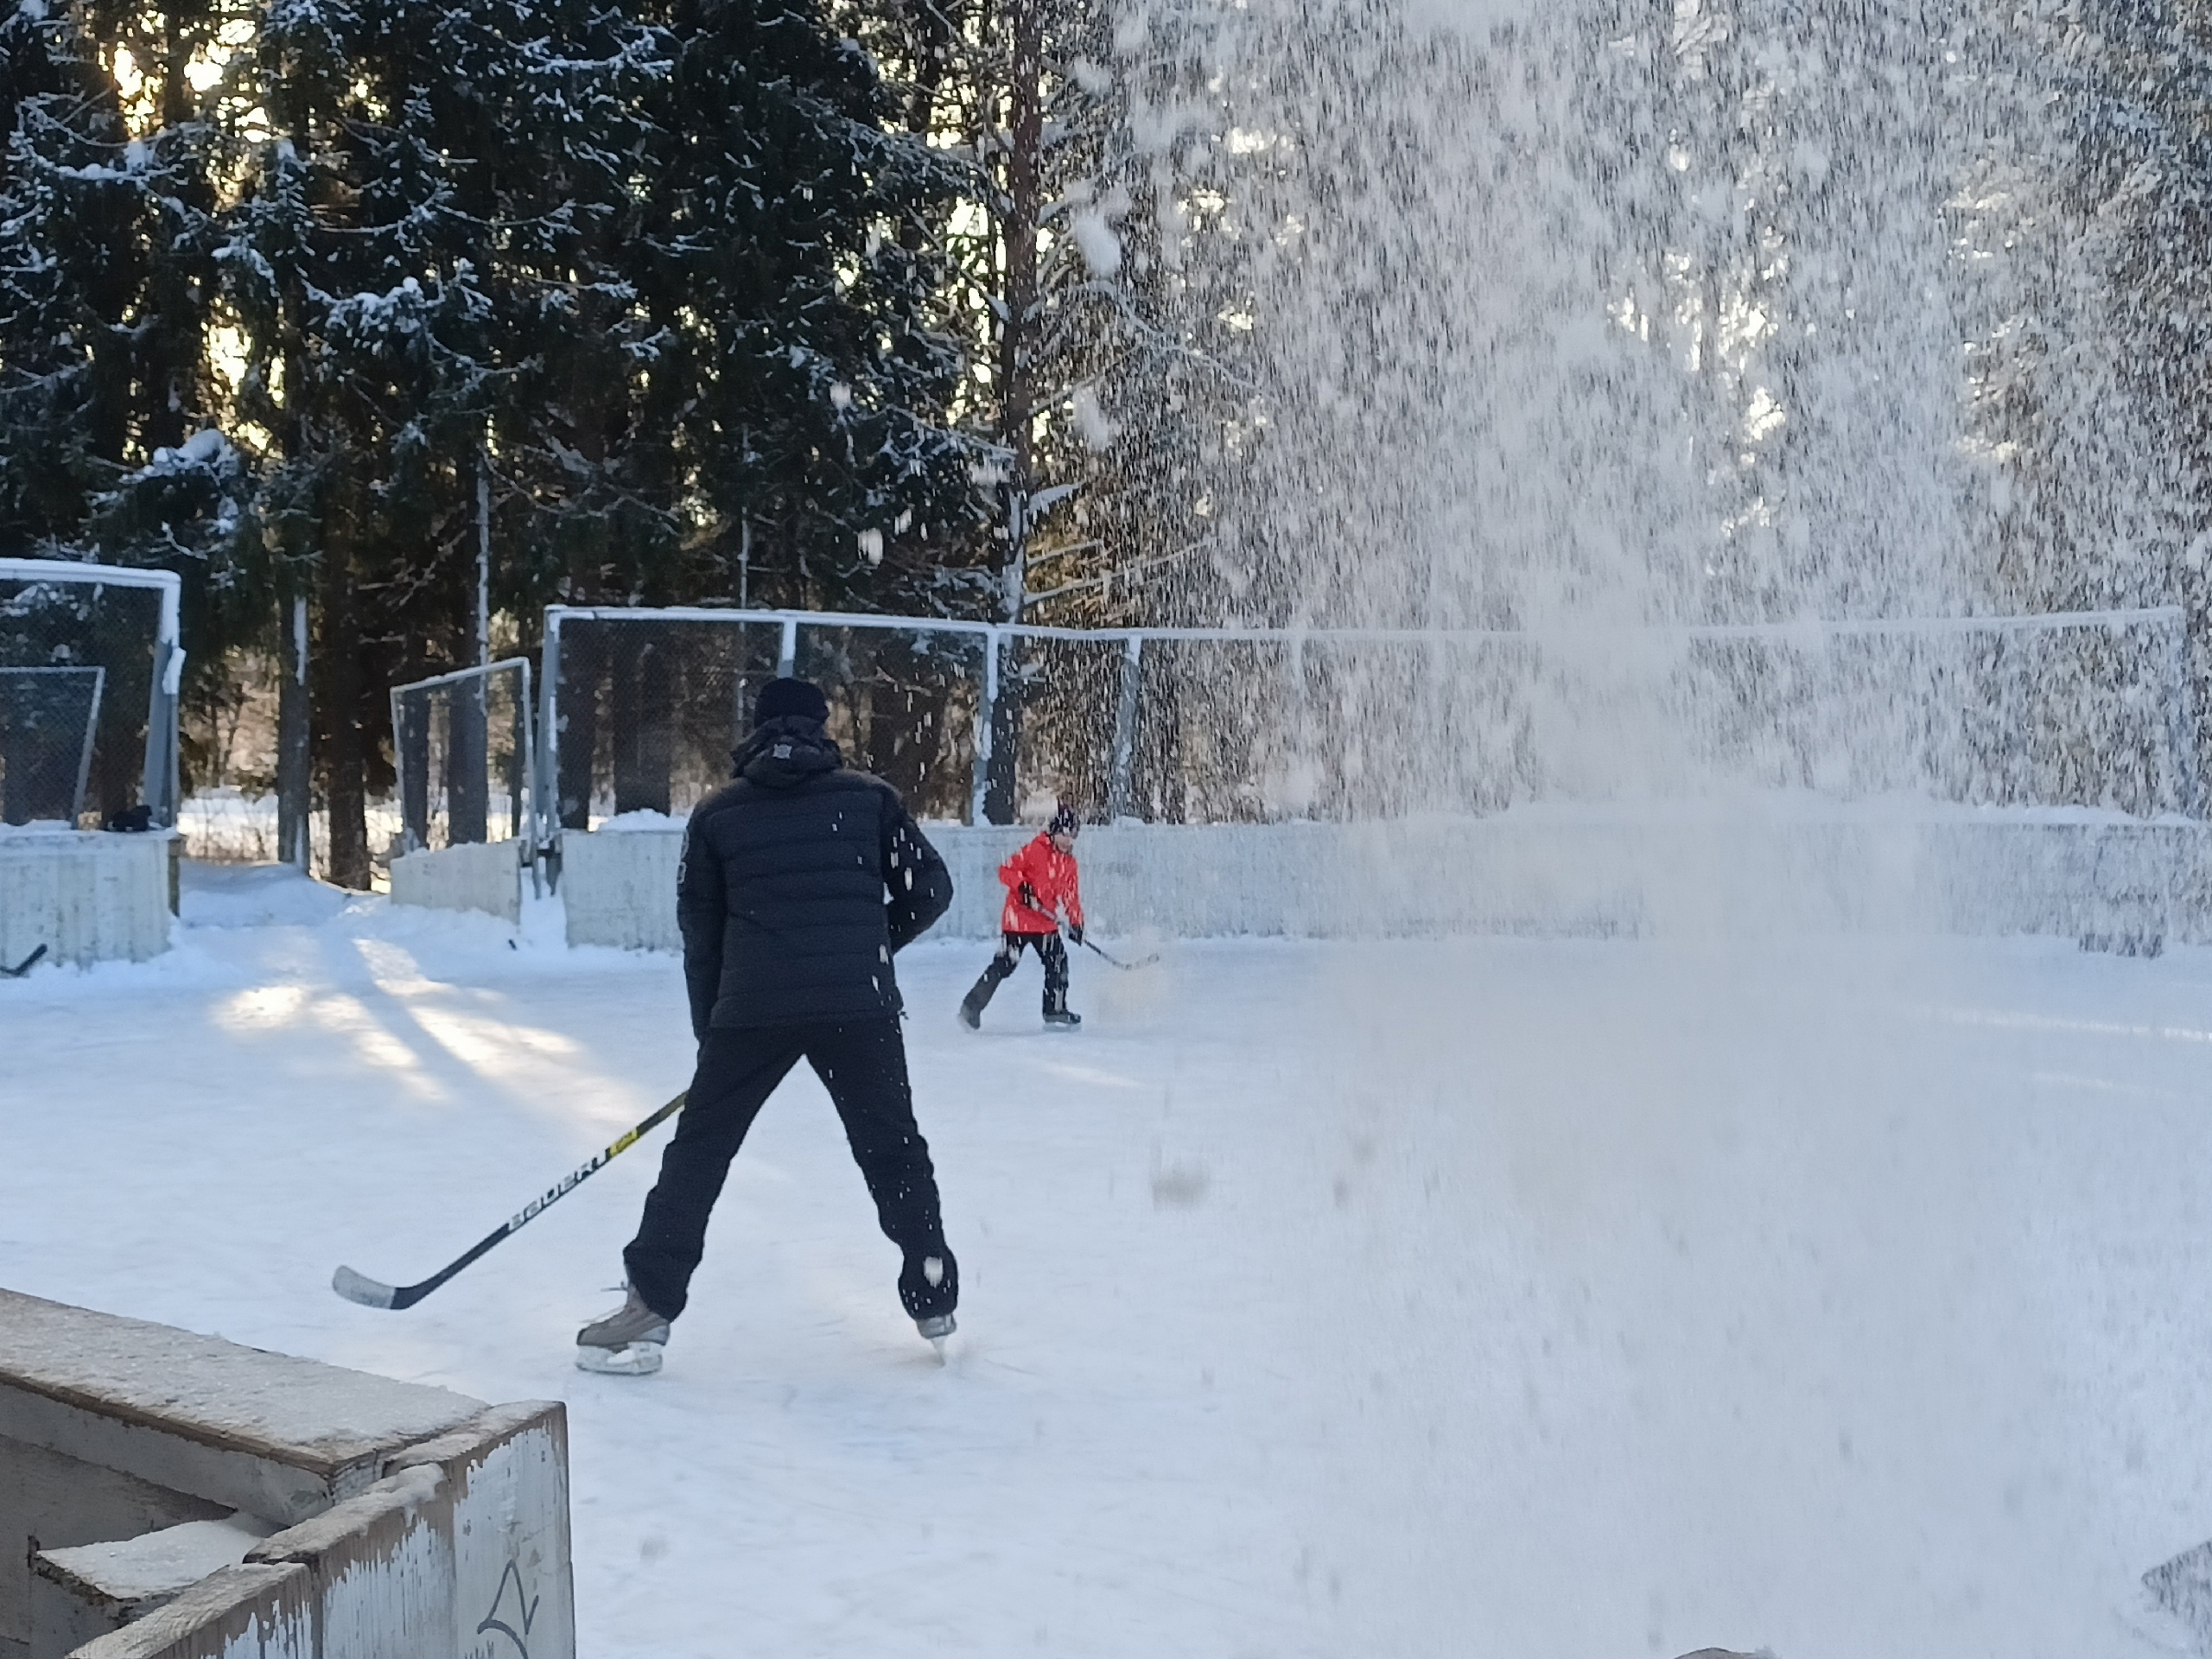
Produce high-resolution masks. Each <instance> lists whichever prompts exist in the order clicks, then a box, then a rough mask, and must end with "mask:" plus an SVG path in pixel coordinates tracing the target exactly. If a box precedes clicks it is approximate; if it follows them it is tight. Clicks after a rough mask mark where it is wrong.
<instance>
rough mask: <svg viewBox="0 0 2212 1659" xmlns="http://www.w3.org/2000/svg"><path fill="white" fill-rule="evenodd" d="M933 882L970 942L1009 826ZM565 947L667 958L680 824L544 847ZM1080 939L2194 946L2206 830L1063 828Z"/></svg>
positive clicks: (2109, 817) (1683, 821)
mask: <svg viewBox="0 0 2212 1659" xmlns="http://www.w3.org/2000/svg"><path fill="white" fill-rule="evenodd" d="M924 829H925V833H926V834H927V835H928V836H929V837H930V839H931V842H932V843H933V844H935V846H936V847H937V848H938V851H939V852H940V853H942V854H943V855H944V859H945V862H946V864H947V865H948V866H949V867H950V870H951V872H952V879H953V888H954V897H953V902H952V907H951V909H950V911H949V912H947V913H946V915H945V917H944V920H943V921H941V922H939V923H938V925H937V927H936V929H935V930H934V932H933V937H938V938H963V939H985V938H991V937H993V936H994V935H995V934H996V932H997V931H998V921H999V910H1000V906H1001V904H1002V902H1003V901H1004V899H1005V892H1004V889H1002V888H1001V887H1000V886H999V883H998V880H997V874H996V872H997V868H998V865H999V863H1000V861H1001V860H1003V859H1004V858H1005V857H1006V856H1007V854H1009V853H1011V852H1012V851H1014V849H1016V848H1017V847H1019V846H1020V845H1021V843H1022V842H1024V841H1025V840H1027V838H1028V837H1030V836H1033V835H1035V834H1036V833H1037V831H1036V829H1034V828H1033V827H1031V828H1003V827H999V826H995V825H994V826H982V827H976V826H969V825H964V824H949V825H948V824H929V825H925V826H924ZM682 852H683V838H682V832H681V830H680V829H677V828H671V829H650V830H639V829H632V830H625V831H622V832H619V833H613V834H584V833H581V832H576V831H570V832H569V834H568V835H567V836H565V837H564V838H563V874H562V882H561V891H562V894H563V899H565V901H566V906H567V915H568V938H569V943H570V944H607V945H614V946H618V947H621V948H626V949H646V950H676V949H678V948H679V947H680V945H681V940H680V938H678V936H677V925H676V876H677V865H678V863H679V862H680V861H681V858H682ZM1077 858H1078V859H1079V860H1080V861H1081V863H1082V869H1083V896H1084V909H1085V911H1086V912H1087V914H1088V915H1089V917H1090V921H1091V923H1092V925H1094V926H1095V927H1096V929H1097V930H1098V932H1099V936H1100V937H1101V938H1105V939H1111V938H1116V937H1124V938H1126V937H1128V936H1131V935H1137V934H1160V935H1164V936H1166V937H1171V938H1239V937H1261V938H1424V937H1436V936H1443V935H1452V934H1481V933H1508V934H1517V935H1526V936H1531V937H1584V938H1587V937H1599V938H1643V937H1696V936H1700V935H1713V936H1741V935H1746V934H1749V935H1760V934H1772V933H1869V932H1871V933H1901V934H1920V933H1937V934H1968V935H2001V934H2016V933H2039V934H2055V935H2058V936H2061V937H2064V938H2093V937H2094V938H2145V939H2148V938H2158V939H2161V940H2172V941H2175V942H2196V941H2201V940H2203V939H2206V938H2212V831H2208V828H2207V826H2205V825H2204V824H2202V823H2197V822H2195V821H2192V820H2181V819H2165V820H2144V819H2131V818H2126V817H2121V816H2120V815H2119V814H2116V813H2094V812H2075V811H2069V810H2017V811H2001V810H1974V809H1967V808H1961V809H1956V810H1929V811H1923V812H1920V813H1916V814H1899V813H1894V812H1886V811H1877V810H1866V811H1858V810H1834V811H1830V812H1826V813H1821V812H1813V811H1807V810H1792V811H1789V812H1786V813H1762V812H1758V811H1741V812H1731V811H1727V810H1716V809H1706V808H1700V809H1695V810H1692V809H1687V808H1686V809H1682V810H1676V811H1674V812H1658V811H1635V812H1631V811H1628V810H1618V809H1608V810H1525V811H1524V810H1516V811H1510V812H1503V813H1500V814H1498V815H1497V816H1496V817H1485V818H1434V819H1401V820H1396V821H1393V822H1388V823H1306V822H1293V823H1257V824H1205V825H1198V824H1150V823H1147V824H1135V823H1120V824H1114V825H1108V826H1100V827H1097V828H1095V829H1087V830H1085V831H1084V835H1083V838H1082V841H1081V842H1080V844H1079V845H1078V847H1077Z"/></svg>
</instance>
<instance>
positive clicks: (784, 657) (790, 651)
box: [776, 616, 798, 680]
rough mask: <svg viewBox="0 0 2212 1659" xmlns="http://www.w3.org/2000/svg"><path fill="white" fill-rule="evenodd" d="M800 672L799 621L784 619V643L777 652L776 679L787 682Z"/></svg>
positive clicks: (791, 617)
mask: <svg viewBox="0 0 2212 1659" xmlns="http://www.w3.org/2000/svg"><path fill="white" fill-rule="evenodd" d="M797 671H798V618H797V617H795V616H787V617H785V619H784V642H783V644H782V645H780V646H779V647H778V648H777V652H776V677H778V678H779V679H785V680H787V679H789V678H791V676H792V675H793V674H794V673H796V672H797Z"/></svg>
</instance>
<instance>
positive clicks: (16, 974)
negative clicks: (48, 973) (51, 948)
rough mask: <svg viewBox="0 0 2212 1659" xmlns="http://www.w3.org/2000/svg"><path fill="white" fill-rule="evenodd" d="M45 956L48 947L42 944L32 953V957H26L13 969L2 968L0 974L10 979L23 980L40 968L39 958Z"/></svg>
mask: <svg viewBox="0 0 2212 1659" xmlns="http://www.w3.org/2000/svg"><path fill="white" fill-rule="evenodd" d="M45 954H46V947H45V946H44V945H42V944H41V946H39V948H38V949H37V950H34V951H32V952H31V953H30V955H29V956H28V957H24V958H23V959H22V961H21V962H19V963H16V965H15V966H14V967H13V968H0V974H5V975H7V976H8V977H9V978H10V979H21V978H22V976H24V975H25V974H28V973H29V972H30V970H31V969H34V968H35V967H37V966H38V960H39V958H40V957H42V956H44V955H45Z"/></svg>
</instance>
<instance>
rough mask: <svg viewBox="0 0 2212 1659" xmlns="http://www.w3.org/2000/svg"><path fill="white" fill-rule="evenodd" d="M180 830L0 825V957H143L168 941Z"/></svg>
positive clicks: (6, 959)
mask: <svg viewBox="0 0 2212 1659" xmlns="http://www.w3.org/2000/svg"><path fill="white" fill-rule="evenodd" d="M175 839H176V838H175V836H173V835H170V834H168V833H167V832H166V831H162V830H153V831H149V832H148V833H146V834H143V835H135V836H131V835H108V834H105V833H99V832H88V831H82V830H77V829H68V828H67V827H65V826H62V825H60V824H54V825H36V824H34V825H27V826H24V827H22V828H11V827H10V826H7V825H0V961H4V962H5V963H10V964H13V963H18V962H21V961H22V959H23V958H24V957H28V956H29V955H30V953H31V952H32V951H33V950H36V949H37V948H38V947H39V946H40V945H41V944H42V945H44V946H45V947H46V950H47V955H48V958H49V959H50V960H52V961H54V962H57V963H60V962H73V963H92V962H105V961H111V960H114V959H118V958H121V959H124V960H128V961H131V962H143V961H145V960H146V959H147V958H148V957H154V956H158V955H160V954H161V953H162V951H164V950H168V946H169V919H170V913H171V910H172V905H171V899H172V897H173V895H172V893H171V887H170V883H171V860H172V857H173V854H174V846H175Z"/></svg>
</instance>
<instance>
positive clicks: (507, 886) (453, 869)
mask: <svg viewBox="0 0 2212 1659" xmlns="http://www.w3.org/2000/svg"><path fill="white" fill-rule="evenodd" d="M522 846H523V843H522V842H518V841H493V842H478V843H474V844H470V845H463V846H459V847H441V848H439V849H436V850H435V851H427V850H426V851H423V852H415V853H405V854H403V855H400V856H399V857H397V858H395V859H394V860H392V861H391V902H392V903H393V904H395V905H418V906H423V907H424V908H426V909H430V910H476V911H481V912H484V913H485V914H486V915H487V916H497V917H498V918H499V919H500V920H501V921H504V922H519V921H520V920H521V919H522Z"/></svg>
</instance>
